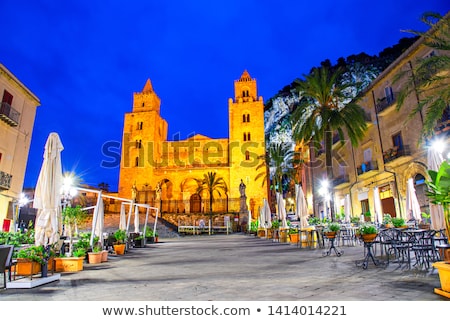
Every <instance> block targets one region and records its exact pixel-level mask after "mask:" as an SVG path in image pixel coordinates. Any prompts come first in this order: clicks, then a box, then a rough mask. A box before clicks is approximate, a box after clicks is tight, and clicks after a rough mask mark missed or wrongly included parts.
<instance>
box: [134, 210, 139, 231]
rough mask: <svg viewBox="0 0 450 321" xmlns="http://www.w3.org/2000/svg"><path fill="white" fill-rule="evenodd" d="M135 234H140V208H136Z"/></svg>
mask: <svg viewBox="0 0 450 321" xmlns="http://www.w3.org/2000/svg"><path fill="white" fill-rule="evenodd" d="M134 233H139V207H138V206H135V207H134Z"/></svg>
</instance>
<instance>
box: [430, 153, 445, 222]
mask: <svg viewBox="0 0 450 321" xmlns="http://www.w3.org/2000/svg"><path fill="white" fill-rule="evenodd" d="M427 161H428V169H431V170H433V171H438V170H439V167H440V166H441V163H442V162H443V161H444V158H443V157H442V153H441V152H439V151H438V150H437V149H436V148H428V153H427ZM430 219H431V224H430V226H431V229H433V230H436V231H439V230H443V229H445V220H444V208H443V207H442V205H436V204H431V203H430Z"/></svg>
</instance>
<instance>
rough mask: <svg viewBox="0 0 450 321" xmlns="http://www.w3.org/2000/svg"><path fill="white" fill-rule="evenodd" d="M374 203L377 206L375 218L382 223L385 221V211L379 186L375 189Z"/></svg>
mask: <svg viewBox="0 0 450 321" xmlns="http://www.w3.org/2000/svg"><path fill="white" fill-rule="evenodd" d="M373 203H374V204H373V205H374V207H375V219H376V221H377V223H379V224H381V223H382V222H383V213H382V208H381V199H380V192H379V190H378V187H375V188H374V189H373Z"/></svg>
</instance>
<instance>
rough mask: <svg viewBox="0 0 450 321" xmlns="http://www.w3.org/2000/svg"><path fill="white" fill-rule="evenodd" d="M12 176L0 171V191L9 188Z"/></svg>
mask: <svg viewBox="0 0 450 321" xmlns="http://www.w3.org/2000/svg"><path fill="white" fill-rule="evenodd" d="M11 180H12V175H11V174H8V173H5V172H2V171H0V189H3V190H8V189H10V188H11Z"/></svg>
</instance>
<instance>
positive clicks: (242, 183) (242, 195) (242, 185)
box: [239, 179, 246, 197]
mask: <svg viewBox="0 0 450 321" xmlns="http://www.w3.org/2000/svg"><path fill="white" fill-rule="evenodd" d="M245 187H246V186H245V184H244V182H243V181H242V179H241V184H239V192H240V193H241V197H245Z"/></svg>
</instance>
